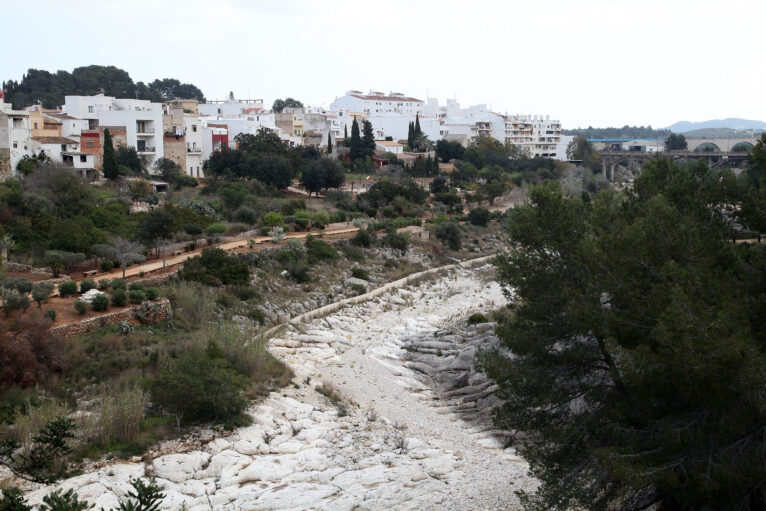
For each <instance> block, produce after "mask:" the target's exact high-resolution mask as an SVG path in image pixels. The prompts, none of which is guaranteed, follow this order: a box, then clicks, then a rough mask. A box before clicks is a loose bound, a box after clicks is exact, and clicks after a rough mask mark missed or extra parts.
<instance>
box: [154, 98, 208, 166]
mask: <svg viewBox="0 0 766 511" xmlns="http://www.w3.org/2000/svg"><path fill="white" fill-rule="evenodd" d="M163 107H164V112H165V113H164V114H163V116H162V127H163V146H164V153H165V158H169V159H171V160H173V161H175V162H176V164H177V165H178V166H179V167H180V168H181V169H183V171H184V172H186V174H188V175H190V176H193V177H202V174H203V173H202V160H203V151H202V149H203V147H202V145H203V144H202V126H203V123H202V121H201V120H200V116H199V113H197V112H198V108H197V101H196V100H178V99H175V100H172V101H168V102H166V103H164V104H163Z"/></svg>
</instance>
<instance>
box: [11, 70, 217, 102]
mask: <svg viewBox="0 0 766 511" xmlns="http://www.w3.org/2000/svg"><path fill="white" fill-rule="evenodd" d="M3 89H4V90H5V94H6V101H8V102H9V103H12V104H13V107H14V108H17V109H20V108H24V107H25V106H29V105H33V104H35V103H37V102H38V101H40V102H41V103H42V105H43V107H45V108H58V107H59V106H61V105H63V104H64V96H91V95H94V94H99V93H100V92H102V91H103V93H104V94H105V95H107V96H115V97H118V98H137V99H148V100H150V101H155V102H162V101H166V100H169V99H173V98H183V99H196V100H198V101H200V102H204V101H205V96H204V95H203V94H202V91H201V90H199V89H198V88H197V87H195V86H194V85H192V84H189V83H181V82H179V81H178V80H176V79H173V78H165V79H162V80H154V81H153V82H151V83H149V84H148V85H147V84H145V83H144V82H136V83H134V82H133V79H132V78H131V77H130V75H129V74H128V73H127V71H123V70H122V69H119V68H117V67H115V66H96V65H92V66H84V67H78V68H75V69H74V71H72V72H71V73H70V72H68V71H56V72H55V73H51V72H49V71H45V70H42V69H29V70H28V71H27V72H26V74H25V75H24V76H23V77H22V78H21V81H20V82H16V81H14V80H8V81H7V82H3Z"/></svg>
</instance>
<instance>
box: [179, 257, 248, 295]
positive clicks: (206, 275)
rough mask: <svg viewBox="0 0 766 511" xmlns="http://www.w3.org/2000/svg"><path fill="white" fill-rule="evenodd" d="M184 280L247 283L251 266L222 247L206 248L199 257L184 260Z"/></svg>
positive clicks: (208, 282)
mask: <svg viewBox="0 0 766 511" xmlns="http://www.w3.org/2000/svg"><path fill="white" fill-rule="evenodd" d="M179 275H180V277H181V278H182V279H184V280H193V281H197V282H201V283H203V284H206V285H208V286H219V285H222V284H223V285H237V284H247V283H248V282H249V281H250V268H249V267H248V265H247V263H245V262H242V261H240V260H239V259H238V258H237V256H235V255H229V254H227V253H226V251H224V250H221V249H220V248H205V249H203V250H202V253H201V254H200V255H199V256H197V257H192V258H191V259H187V260H186V262H184V266H183V268H181V271H180V273H179Z"/></svg>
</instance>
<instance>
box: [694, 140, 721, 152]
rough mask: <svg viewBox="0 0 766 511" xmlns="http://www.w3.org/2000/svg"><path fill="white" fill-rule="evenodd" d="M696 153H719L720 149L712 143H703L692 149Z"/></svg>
mask: <svg viewBox="0 0 766 511" xmlns="http://www.w3.org/2000/svg"><path fill="white" fill-rule="evenodd" d="M693 150H694V151H695V152H698V153H712V152H714V151H718V152H720V151H721V148H720V147H718V146H717V145H715V144H714V143H713V142H703V143H701V144H699V145H698V146H697V147H695V148H694V149H693Z"/></svg>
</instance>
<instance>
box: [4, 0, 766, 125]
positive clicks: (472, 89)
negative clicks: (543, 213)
mask: <svg viewBox="0 0 766 511" xmlns="http://www.w3.org/2000/svg"><path fill="white" fill-rule="evenodd" d="M0 19H2V20H3V23H2V29H1V30H0V48H1V50H0V79H1V80H8V79H14V80H20V79H21V77H22V74H23V73H24V72H25V70H26V69H28V68H38V69H47V70H51V71H54V70H58V69H65V70H68V71H71V70H72V69H73V68H75V67H77V66H84V65H89V64H101V65H115V66H118V67H120V68H122V69H125V70H126V71H128V72H129V73H130V75H131V77H132V78H133V79H134V80H135V81H139V80H143V81H145V82H149V81H151V80H153V79H155V78H165V77H172V78H178V79H179V80H181V81H183V82H191V83H193V84H195V85H197V86H198V87H200V88H201V89H202V91H203V92H204V94H205V96H206V97H207V98H208V99H222V98H224V97H225V96H226V95H227V94H228V92H229V91H233V92H234V94H235V96H237V97H255V98H262V99H264V101H265V102H266V104H267V105H271V102H272V101H273V100H274V99H275V98H277V97H285V96H292V97H295V98H298V99H300V100H302V101H303V102H304V103H308V104H311V105H318V106H322V105H324V106H329V104H330V103H331V102H332V101H333V99H335V97H336V96H342V95H343V94H344V93H345V92H346V91H347V90H350V89H358V90H362V91H369V90H371V89H374V90H379V91H384V92H389V91H396V92H403V93H405V94H409V95H412V96H415V97H417V98H420V99H425V98H426V96H428V97H436V98H438V99H439V100H440V101H441V102H443V101H444V100H445V99H446V98H452V97H456V98H457V99H458V101H460V103H461V104H462V105H463V106H468V105H471V104H477V103H486V104H488V105H489V106H490V107H491V108H492V109H493V110H495V111H498V112H502V113H505V112H508V113H522V114H549V115H551V117H552V118H558V119H560V120H561V121H562V122H563V124H564V127H568V128H573V127H577V126H583V127H585V126H587V125H593V126H601V127H604V126H622V125H624V124H638V125H647V124H651V125H652V126H654V127H663V126H667V125H669V124H671V123H673V122H675V121H679V120H689V121H700V120H707V119H714V118H723V117H744V118H748V119H760V120H766V101H764V100H763V91H764V87H766V65H764V61H763V54H764V36H763V34H764V22H765V20H766V0H727V1H722V0H721V1H709V0H697V1H686V0H642V1H640V2H639V1H632V2H626V1H623V0H611V1H595V0H594V1H590V0H580V1H576V2H572V1H568V0H547V1H539V2H538V1H530V0H525V1H516V0H498V1H494V0H492V1H481V0H473V1H466V0H459V1H452V0H434V1H431V0H427V1H421V0H406V1H405V0H377V1H367V0H353V1H351V0H331V1H318V0H316V1H315V0H312V1H309V0H305V1H299V0H274V1H257V0H253V1H247V0H215V1H213V0H183V1H179V0H176V1H173V2H169V1H165V0H152V1H145V0H130V1H111V0H100V1H88V2H82V1H79V0H68V1H66V2H64V1H60V0H49V1H35V0H23V1H22V0H13V1H11V0H0Z"/></svg>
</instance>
